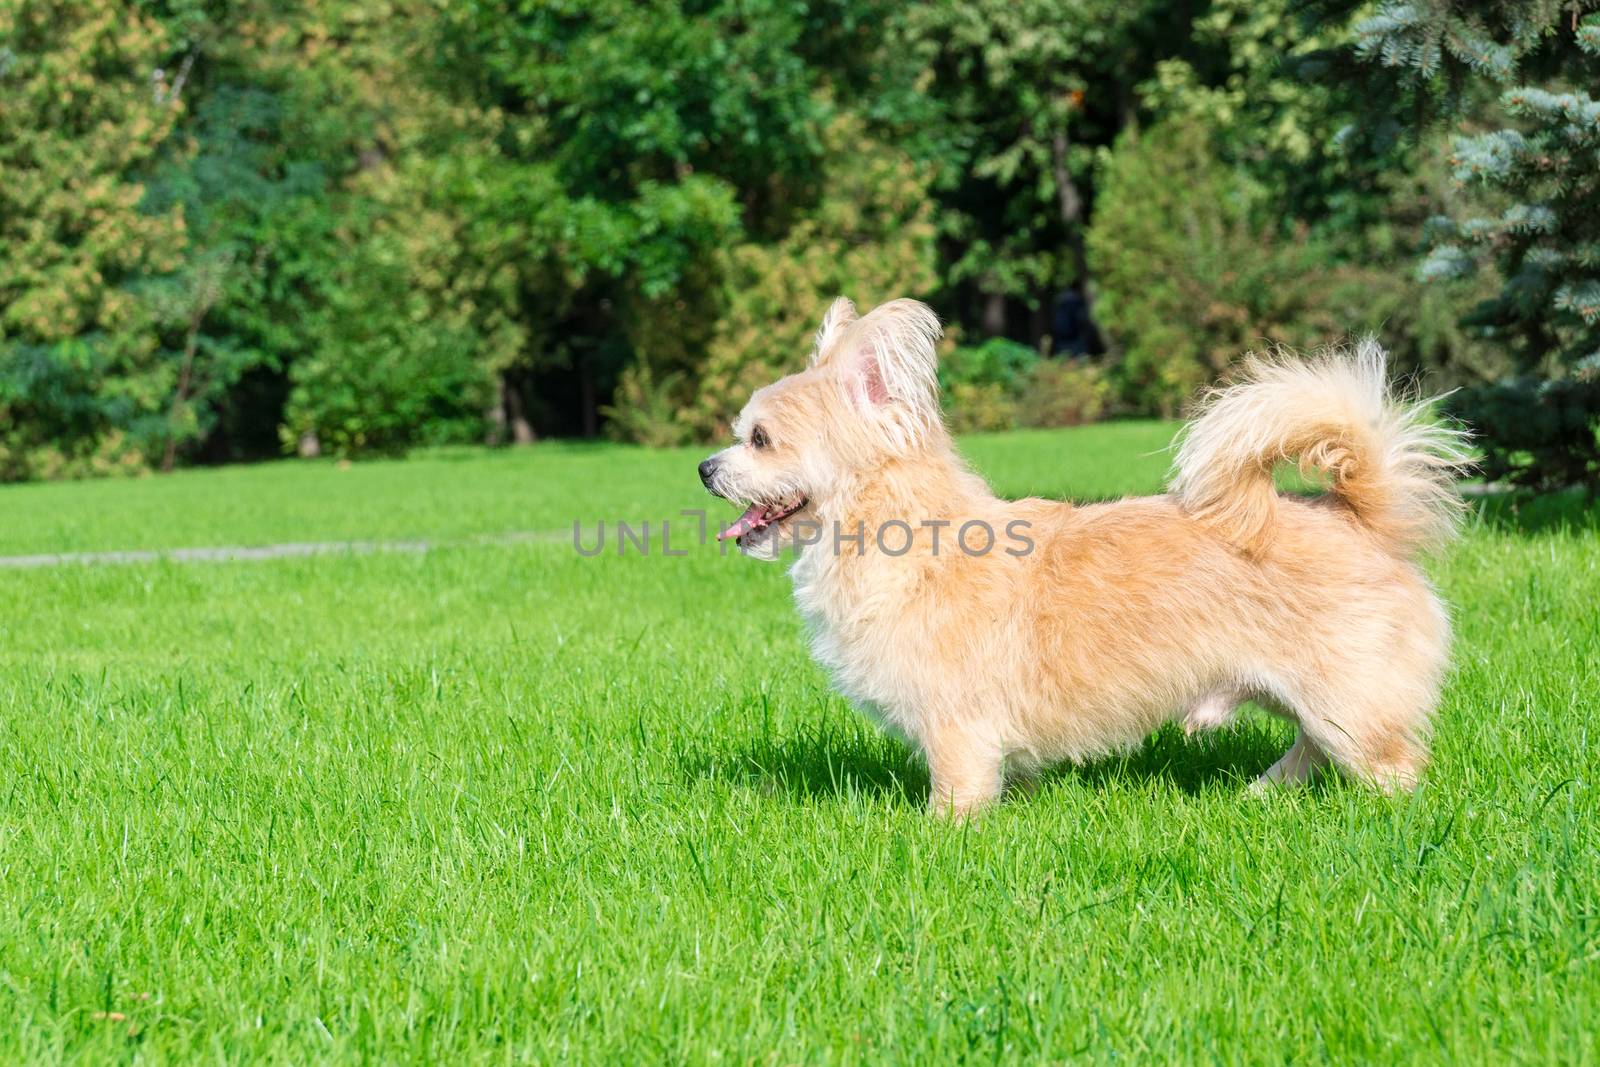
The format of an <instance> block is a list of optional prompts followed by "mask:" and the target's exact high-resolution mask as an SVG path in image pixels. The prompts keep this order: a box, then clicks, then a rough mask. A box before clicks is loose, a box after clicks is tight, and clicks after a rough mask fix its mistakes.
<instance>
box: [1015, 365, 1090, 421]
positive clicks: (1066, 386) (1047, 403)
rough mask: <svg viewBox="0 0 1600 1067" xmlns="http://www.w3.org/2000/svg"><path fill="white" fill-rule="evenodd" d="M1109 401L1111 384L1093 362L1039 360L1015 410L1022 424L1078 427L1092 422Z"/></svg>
mask: <svg viewBox="0 0 1600 1067" xmlns="http://www.w3.org/2000/svg"><path fill="white" fill-rule="evenodd" d="M1110 402H1111V383H1110V382H1108V381H1107V380H1106V376H1105V372H1104V371H1103V370H1102V369H1101V368H1100V367H1099V366H1097V365H1095V364H1093V363H1086V362H1082V361H1075V360H1074V361H1069V360H1044V361H1041V362H1040V363H1039V364H1038V365H1037V366H1036V367H1034V368H1033V372H1032V373H1031V374H1030V375H1029V377H1028V381H1027V384H1026V386H1025V387H1024V388H1023V391H1022V400H1021V403H1020V410H1019V412H1018V415H1019V420H1020V421H1021V423H1022V425H1024V426H1081V425H1083V424H1084V423H1086V422H1095V421H1097V420H1099V419H1100V418H1101V417H1102V416H1103V415H1105V413H1106V409H1107V407H1108V406H1109V404H1110Z"/></svg>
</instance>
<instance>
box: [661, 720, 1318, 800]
mask: <svg viewBox="0 0 1600 1067" xmlns="http://www.w3.org/2000/svg"><path fill="white" fill-rule="evenodd" d="M1291 739H1292V735H1291V733H1290V732H1289V731H1288V729H1287V727H1285V726H1283V725H1274V724H1273V723H1272V722H1271V721H1270V720H1267V719H1266V716H1265V715H1248V716H1247V717H1246V719H1245V721H1244V722H1242V723H1241V724H1240V725H1238V726H1235V727H1233V728H1231V729H1227V730H1221V731H1215V732H1212V733H1208V734H1203V735H1199V736H1196V737H1188V736H1185V734H1184V733H1183V731H1182V730H1181V729H1179V728H1178V727H1177V726H1176V725H1169V726H1165V727H1163V728H1162V729H1161V730H1159V731H1157V732H1156V733H1155V734H1153V735H1152V736H1150V737H1149V738H1147V739H1146V740H1145V742H1144V743H1143V744H1142V745H1141V746H1140V747H1139V749H1138V750H1137V751H1135V752H1132V753H1129V754H1128V755H1124V756H1116V757H1111V758H1108V759H1101V760H1096V761H1094V762H1092V763H1088V764H1085V765H1082V766H1074V765H1071V764H1062V765H1060V766H1058V767H1053V768H1051V769H1050V770H1048V771H1045V772H1044V773H1043V774H1042V775H1041V776H1040V778H1039V781H1040V783H1041V784H1043V785H1049V784H1051V783H1054V782H1058V781H1064V780H1077V781H1080V782H1082V783H1083V784H1085V785H1086V786H1088V787H1089V788H1092V789H1107V788H1113V787H1116V786H1118V785H1127V784H1130V783H1131V784H1135V785H1142V784H1145V783H1151V784H1154V785H1157V786H1159V787H1164V788H1170V789H1173V790H1176V791H1177V792H1181V793H1184V794H1188V795H1193V794H1197V793H1200V792H1202V791H1204V790H1207V789H1208V788H1215V787H1222V788H1239V789H1243V788H1244V787H1245V786H1246V785H1247V784H1248V783H1249V782H1250V781H1251V780H1252V779H1254V778H1255V777H1256V776H1257V775H1259V774H1260V773H1261V772H1262V771H1264V770H1266V769H1267V768H1268V767H1270V766H1271V765H1272V764H1273V763H1274V762H1275V761H1276V760H1277V759H1278V757H1279V756H1281V755H1283V753H1284V751H1285V750H1286V749H1287V748H1288V747H1289V743H1290V741H1291ZM680 764H681V766H682V768H683V770H684V773H685V774H686V775H687V776H688V777H690V778H691V779H712V780H716V781H722V782H729V783H732V784H735V785H738V786H741V787H744V788H749V789H752V790H755V791H757V792H761V793H766V794H785V795H789V796H793V797H805V798H813V797H841V796H866V797H879V798H884V799H887V800H889V801H890V802H891V803H895V804H907V805H913V806H919V807H920V806H922V805H924V804H926V803H927V799H928V790H929V784H928V770H927V766H926V764H924V763H923V762H922V760H921V759H920V758H919V757H918V756H917V754H916V753H915V752H914V751H913V750H912V749H911V747H910V746H908V745H905V744H903V743H901V742H899V741H896V740H894V739H892V738H889V737H885V736H877V735H864V734H863V733H861V732H857V731H830V730H827V729H821V728H819V729H817V730H814V731H810V732H806V733H802V734H799V735H796V736H793V737H785V738H776V737H760V738H753V739H747V740H745V741H743V742H742V743H738V742H735V743H733V744H731V745H729V746H727V747H726V748H724V749H722V750H720V751H717V752H704V751H702V752H692V753H684V754H683V755H682V756H681V757H680ZM1007 796H1008V799H1012V800H1024V801H1025V796H1024V795H1023V794H1019V793H1018V792H1017V791H1016V790H1011V791H1008V794H1007Z"/></svg>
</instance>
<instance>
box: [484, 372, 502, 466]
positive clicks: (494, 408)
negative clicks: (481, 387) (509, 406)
mask: <svg viewBox="0 0 1600 1067" xmlns="http://www.w3.org/2000/svg"><path fill="white" fill-rule="evenodd" d="M483 417H484V420H485V421H486V422H488V424H489V433H488V434H487V435H486V436H485V437H484V442H483V443H484V444H486V445H488V446H490V447H491V448H492V447H494V446H495V445H498V444H500V443H502V442H503V441H505V439H506V376H505V375H504V374H497V375H495V377H494V399H493V400H492V401H490V403H489V410H488V411H486V412H484V413H483Z"/></svg>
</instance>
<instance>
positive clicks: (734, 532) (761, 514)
mask: <svg viewBox="0 0 1600 1067" xmlns="http://www.w3.org/2000/svg"><path fill="white" fill-rule="evenodd" d="M809 503H810V500H809V499H808V498H807V497H806V495H805V494H804V493H797V494H796V495H794V496H793V497H790V498H789V499H788V500H785V501H783V502H782V503H780V504H751V505H750V506H749V507H748V508H746V509H745V512H744V514H743V515H740V516H739V517H738V518H737V519H735V520H734V521H733V525H732V526H729V527H728V528H727V529H726V530H723V531H722V532H721V533H719V534H717V540H718V541H726V540H728V538H730V537H731V538H734V539H735V540H738V539H741V538H745V537H749V536H750V535H751V534H753V533H760V532H761V531H762V530H765V529H766V528H767V527H769V526H775V525H777V524H778V523H780V522H782V521H783V520H784V519H787V518H789V517H790V516H791V515H793V514H794V513H795V512H797V511H799V510H800V509H801V508H803V507H805V506H806V505H807V504H809Z"/></svg>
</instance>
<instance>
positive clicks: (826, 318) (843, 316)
mask: <svg viewBox="0 0 1600 1067" xmlns="http://www.w3.org/2000/svg"><path fill="white" fill-rule="evenodd" d="M855 321H856V306H855V304H854V303H852V302H851V300H850V298H849V297H847V296H841V297H839V298H838V299H837V300H835V301H834V302H833V303H831V304H829V305H828V310H827V312H826V313H825V314H824V315H823V316H822V325H821V326H818V327H817V341H816V345H815V346H814V347H813V348H812V349H811V365H812V366H813V367H814V366H816V365H817V364H818V363H821V362H822V361H823V360H825V359H827V357H828V355H829V354H830V353H831V352H832V351H833V346H834V343H835V342H837V341H838V340H839V337H840V336H841V335H842V334H843V333H844V331H845V329H846V328H847V327H848V326H849V325H850V324H851V323H852V322H855Z"/></svg>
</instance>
